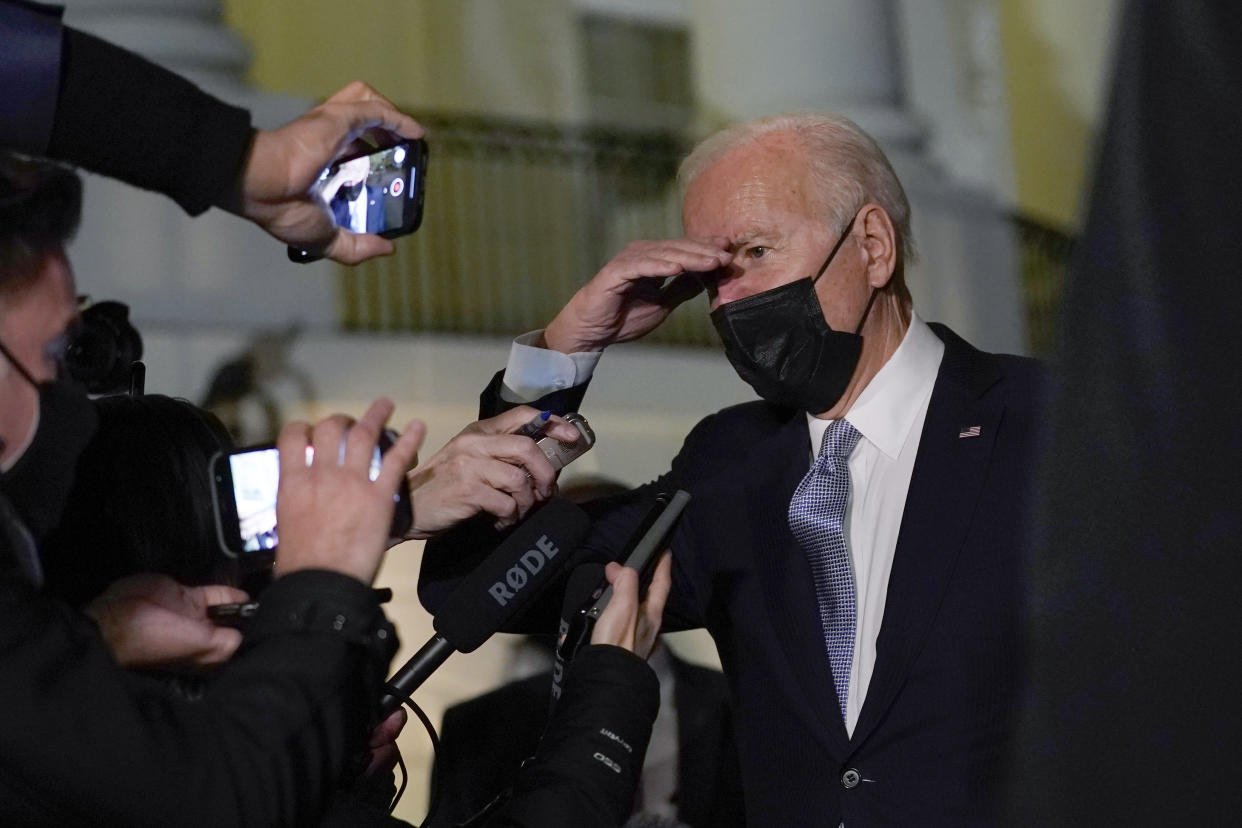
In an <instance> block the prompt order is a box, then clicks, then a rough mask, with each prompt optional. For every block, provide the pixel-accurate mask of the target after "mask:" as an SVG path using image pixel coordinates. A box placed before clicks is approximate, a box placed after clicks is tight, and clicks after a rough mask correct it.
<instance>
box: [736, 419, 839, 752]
mask: <svg viewBox="0 0 1242 828" xmlns="http://www.w3.org/2000/svg"><path fill="white" fill-rule="evenodd" d="M810 452H811V446H810V435H809V433H808V431H807V426H806V418H805V417H804V416H803V415H802V414H801V412H796V413H795V414H793V415H792V416H791V417H790V419H789V421H788V422H786V423H784V424H783V425H782V426H781V427H780V428H778V429H777V430H776V431H775V432H774V433H773V434H772V435H771V436H770V437H769V438H767V439H764V440H760V441H759V442H758V443H756V445H755V446H754V450H753V451H752V453H751V458H752V459H751V462H750V463H749V464H748V465H749V467H750V469H751V470H753V472H754V474H753V475H752V476H751V478H750V479H749V480H747V482H746V497H747V503H750V504H757V508H752V510H751V514H752V517H753V519H752V521H751V544H752V547H751V548H752V549H753V550H754V556H755V560H756V562H757V565H756V567H755V569H756V571H757V572H758V573H759V577H760V578H761V580H762V582H763V591H764V596H765V598H766V602H767V607H768V614H769V617H770V619H771V622H772V627H773V630H774V631H775V633H776V638H777V640H778V641H779V642H780V644H779V646H780V647H781V648H782V650H783V652H784V655H785V658H784V665H785V666H787V667H788V668H789V671H790V673H791V674H792V675H791V677H792V678H793V680H794V683H795V684H796V685H797V687H798V688H799V689H800V690H801V691H802V699H803V701H804V703H805V708H804V710H803V711H802V713H803V715H804V716H806V717H807V718H809V719H810V721H809V722H808V725H812V726H814V725H818V726H816V727H815V732H816V734H817V735H820V736H821V737H823V738H824V741H825V744H826V746H827V747H828V748H829V750H830V751H831V753H832V754H833V755H834V756H840V757H844V756H845V754H846V750H847V746H848V738H847V735H846V732H845V723H844V722H842V720H841V713H840V707H839V706H838V704H837V700H836V695H835V693H834V688H833V683H832V671H831V668H830V667H829V664H828V655H827V652H826V651H825V649H824V640H823V636H822V634H821V632H820V627H819V610H818V606H817V604H816V601H815V590H814V586H813V581H812V577H811V567H810V563H809V562H808V561H807V558H806V554H805V553H804V552H803V551H802V548H801V547H800V546H799V545H798V543H797V541H796V540H794V537H793V535H792V534H791V533H790V531H789V524H788V521H787V518H786V513H787V512H788V507H789V500H790V498H792V497H793V493H794V489H796V488H797V487H798V483H799V482H800V481H801V480H802V478H803V477H804V476H805V475H806V473H807V471H808V470H809V469H810V457H811V454H810ZM773 678H774V680H780V679H781V678H788V677H775V676H774V677H773Z"/></svg>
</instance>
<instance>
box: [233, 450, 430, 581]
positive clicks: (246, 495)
mask: <svg viewBox="0 0 1242 828" xmlns="http://www.w3.org/2000/svg"><path fill="white" fill-rule="evenodd" d="M396 438H397V435H396V432H394V431H392V430H390V429H384V431H383V432H381V434H380V439H379V444H378V445H377V446H376V447H375V453H374V455H372V457H371V479H372V480H374V479H375V478H376V477H377V476H378V475H379V470H380V463H381V462H382V457H383V454H384V452H386V451H388V449H389V447H390V446H392V444H393V443H394V442H395V441H396ZM341 451H342V452H344V451H345V444H344V443H342V444H341ZM314 453H315V450H314V448H312V447H310V446H307V447H306V464H307V465H310V462H311V459H312V458H313V457H314ZM211 481H212V487H211V493H212V500H213V501H214V505H215V510H216V534H217V537H218V539H219V542H220V548H221V549H223V550H224V552H225V554H226V555H229V556H231V557H234V558H244V557H248V556H252V555H259V554H264V553H266V554H268V555H271V554H274V553H275V550H276V547H277V545H278V544H279V543H280V537H279V532H278V531H277V526H276V489H277V486H278V485H279V483H280V452H278V451H277V449H276V447H275V446H272V445H265V446H255V447H253V448H247V449H241V450H239V451H233V452H229V453H227V454H226V453H223V452H221V453H217V454H216V456H215V457H213V458H212V460H211ZM393 501H394V504H395V508H394V510H393V518H392V527H391V528H390V530H389V537H391V538H400V537H404V536H405V533H406V532H408V531H409V530H410V525H411V523H412V522H413V512H412V511H411V507H410V492H409V489H408V488H406V487H405V486H401V487H399V490H398V491H397V492H396V493H395V494H394V495H393Z"/></svg>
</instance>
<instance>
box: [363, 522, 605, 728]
mask: <svg viewBox="0 0 1242 828" xmlns="http://www.w3.org/2000/svg"><path fill="white" fill-rule="evenodd" d="M590 528H591V519H590V518H589V517H587V514H586V512H584V511H582V509H580V508H578V507H577V506H575V505H574V504H573V503H570V502H569V501H568V500H562V499H560V498H555V499H553V500H550V501H548V502H547V503H546V504H544V505H543V506H542V507H541V508H540V509H539V511H538V512H536V513H535V514H534V515H532V516H531V517H530V518H528V519H527V520H526V521H525V522H524V523H523V524H522V525H521V526H519V527H518V528H517V529H515V530H514V531H513V533H512V534H510V535H509V537H507V538H505V540H504V541H503V542H502V543H501V544H500V546H498V547H496V551H495V552H493V553H492V554H491V555H489V556H488V557H487V559H486V560H485V561H483V563H482V564H480V565H479V566H478V568H476V569H475V570H474V571H473V572H471V573H470V574H469V575H467V576H466V577H465V578H464V579H462V581H461V583H459V584H458V585H457V588H456V589H454V590H453V592H452V594H451V595H449V597H448V600H447V601H446V602H445V604H444V606H443V607H442V608H441V609H440V612H439V614H437V615H436V617H435V619H434V620H433V622H432V626H433V627H434V628H435V631H436V634H435V635H434V636H432V637H431V639H430V640H429V641H428V642H427V643H426V644H424V645H423V646H422V648H421V649H420V650H419V651H418V652H417V653H415V654H414V657H413V658H411V659H410V660H409V661H407V662H406V663H405V664H404V665H403V666H402V667H401V669H400V670H398V671H397V672H396V673H394V674H393V676H392V678H390V679H389V680H388V682H387V683H386V684H385V686H384V689H385V691H386V692H385V694H384V696H383V698H382V699H381V700H380V717H381V718H384V717H386V716H388V715H389V714H390V713H392V712H393V711H394V710H396V709H397V708H398V707H400V706H401V703H402V702H403V701H404V700H405V699H407V698H409V697H410V695H411V694H412V693H413V692H414V691H415V690H416V689H418V687H419V686H420V685H422V683H423V682H424V681H426V680H427V678H428V677H429V676H430V675H431V674H432V673H433V672H435V670H436V668H437V667H439V666H440V665H441V664H443V663H444V662H445V660H446V659H447V658H448V657H449V656H450V655H452V654H453V653H454V652H459V653H469V652H473V651H474V650H476V649H478V648H479V646H480V645H481V644H482V643H483V642H484V641H486V640H487V639H489V638H491V637H492V635H494V634H495V633H496V632H498V631H499V630H500V629H502V628H503V627H504V626H505V625H506V624H508V623H509V621H510V620H511V619H512V618H513V617H514V616H516V615H518V614H519V613H520V612H521V611H522V610H523V609H525V608H526V607H527V606H529V605H530V604H531V603H533V601H534V599H535V598H536V597H538V595H539V593H540V592H542V591H543V589H544V587H546V586H547V585H548V584H549V583H550V582H551V581H552V580H553V579H554V578H555V577H556V576H557V574H558V573H559V572H560V571H561V569H562V568H563V567H564V566H565V562H566V561H567V560H568V559H569V558H570V557H571V556H572V555H573V551H574V549H575V548H577V546H578V544H579V543H581V541H582V539H583V538H585V537H586V534H587V532H588V531H589V530H590Z"/></svg>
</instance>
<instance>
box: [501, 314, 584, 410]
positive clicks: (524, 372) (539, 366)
mask: <svg viewBox="0 0 1242 828" xmlns="http://www.w3.org/2000/svg"><path fill="white" fill-rule="evenodd" d="M541 336H543V329H540V330H537V331H531V332H530V333H524V334H522V335H521V336H519V337H517V338H516V339H514V340H513V345H512V347H511V348H510V349H509V364H508V365H507V366H506V367H505V375H504V378H503V380H502V382H501V386H500V397H501V399H503V400H504V401H505V402H516V403H525V402H534V401H535V400H537V399H539V398H540V397H544V396H546V395H548V394H551V393H552V392H553V391H560V390H561V389H564V388H572V387H573V386H575V385H582V384H583V383H585V382H586V381H587V380H589V379H590V378H591V375H592V374H594V373H595V366H596V365H597V364H598V363H599V357H600V354H602V353H603V351H582V352H580V353H576V354H562V353H561V352H560V351H553V350H551V349H549V348H540V347H538V346H536V345H534V344H533V343H534V342H536V341H538V339H539V338H540V337H541Z"/></svg>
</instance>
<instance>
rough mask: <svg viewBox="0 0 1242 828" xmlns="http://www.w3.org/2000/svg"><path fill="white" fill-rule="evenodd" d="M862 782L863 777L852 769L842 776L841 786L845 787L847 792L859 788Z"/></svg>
mask: <svg viewBox="0 0 1242 828" xmlns="http://www.w3.org/2000/svg"><path fill="white" fill-rule="evenodd" d="M861 780H862V776H861V775H860V774H859V773H858V771H856V770H854V769H853V768H850V769H849V770H847V771H846V772H845V773H843V774H841V784H842V785H843V786H845V789H846V790H847V791H848V790H850V789H851V788H857V787H858V783H859V781H861Z"/></svg>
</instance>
